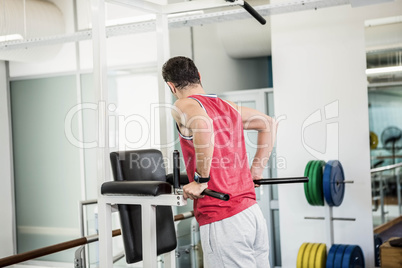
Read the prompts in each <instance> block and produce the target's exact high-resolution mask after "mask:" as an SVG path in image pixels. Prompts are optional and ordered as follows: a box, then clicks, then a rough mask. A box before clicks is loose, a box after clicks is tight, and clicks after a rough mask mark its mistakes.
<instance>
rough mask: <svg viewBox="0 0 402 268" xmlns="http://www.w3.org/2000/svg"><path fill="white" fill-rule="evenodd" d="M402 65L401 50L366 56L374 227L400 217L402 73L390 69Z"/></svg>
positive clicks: (401, 201)
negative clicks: (395, 165) (399, 164)
mask: <svg viewBox="0 0 402 268" xmlns="http://www.w3.org/2000/svg"><path fill="white" fill-rule="evenodd" d="M397 66H402V49H388V50H379V51H373V52H369V53H368V54H367V68H368V71H367V74H368V78H367V80H368V82H369V86H368V101H369V120H370V122H369V123H370V152H371V163H370V164H371V168H372V169H373V170H375V169H376V168H381V167H383V168H384V169H386V170H384V171H382V172H372V176H371V177H372V197H373V223H374V227H377V226H379V225H381V224H384V223H386V222H388V221H391V220H393V219H395V218H396V217H398V216H399V215H401V210H402V197H401V195H402V193H401V175H402V168H401V167H397V168H391V167H390V165H394V164H398V163H401V162H402V72H401V71H393V70H390V69H387V68H390V67H391V68H395V67H397Z"/></svg>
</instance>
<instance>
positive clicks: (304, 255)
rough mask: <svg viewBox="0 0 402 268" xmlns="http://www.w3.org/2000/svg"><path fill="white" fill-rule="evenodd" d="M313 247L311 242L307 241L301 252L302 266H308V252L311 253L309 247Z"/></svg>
mask: <svg viewBox="0 0 402 268" xmlns="http://www.w3.org/2000/svg"><path fill="white" fill-rule="evenodd" d="M312 248H313V244H311V243H308V244H307V247H306V249H305V250H304V253H303V266H302V267H303V268H309V267H310V266H309V265H308V261H309V258H310V253H311V249H312Z"/></svg>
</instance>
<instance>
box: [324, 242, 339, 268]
mask: <svg viewBox="0 0 402 268" xmlns="http://www.w3.org/2000/svg"><path fill="white" fill-rule="evenodd" d="M338 247H339V245H337V244H334V245H332V246H331V248H330V249H329V252H328V256H327V262H326V264H325V267H326V268H334V260H335V254H336V250H337V249H338Z"/></svg>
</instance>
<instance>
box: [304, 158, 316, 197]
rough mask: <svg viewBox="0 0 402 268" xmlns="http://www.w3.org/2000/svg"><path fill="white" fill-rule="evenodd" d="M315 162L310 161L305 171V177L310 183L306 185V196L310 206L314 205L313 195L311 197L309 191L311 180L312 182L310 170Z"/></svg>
mask: <svg viewBox="0 0 402 268" xmlns="http://www.w3.org/2000/svg"><path fill="white" fill-rule="evenodd" d="M313 162H314V161H312V160H311V161H308V163H307V165H306V168H305V169H304V176H305V177H308V178H309V182H305V183H304V195H305V196H306V199H307V202H308V203H309V204H310V205H314V204H313V201H312V200H311V195H310V193H309V189H308V188H309V183H310V180H311V176H310V169H311V166H312V164H313Z"/></svg>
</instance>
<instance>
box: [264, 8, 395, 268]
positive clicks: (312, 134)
mask: <svg viewBox="0 0 402 268" xmlns="http://www.w3.org/2000/svg"><path fill="white" fill-rule="evenodd" d="M400 7H401V1H397V2H396V3H394V4H392V3H391V4H382V5H376V6H370V7H363V8H351V7H350V6H341V7H334V8H327V9H321V10H317V11H304V12H295V13H290V14H284V15H275V16H272V17H271V26H272V54H273V75H274V89H275V110H276V111H275V114H276V115H277V116H281V115H282V116H286V119H285V120H283V121H281V122H280V126H279V132H278V141H277V157H280V158H282V159H284V160H285V161H286V167H284V168H279V169H278V175H279V177H288V176H300V175H303V173H304V168H305V166H306V164H307V162H308V161H309V160H317V159H319V160H325V161H328V160H330V159H339V160H340V161H341V163H342V164H343V168H344V171H345V175H346V179H347V180H354V184H347V185H346V193H345V198H344V201H343V203H342V205H341V206H340V207H338V208H334V209H333V213H334V217H347V218H356V221H355V222H349V221H345V222H341V221H336V222H334V236H335V237H334V243H336V244H339V243H343V244H358V245H360V246H361V247H362V249H363V251H364V254H365V258H366V265H367V266H366V267H372V266H373V265H374V246H373V229H372V214H371V182H370V181H371V180H370V159H369V135H368V133H369V127H368V100H367V80H366V76H365V68H366V62H365V40H364V30H365V29H364V20H365V19H367V18H372V17H375V16H377V17H378V16H391V15H393V14H398V12H399V14H401V12H400V10H401V9H400ZM398 10H399V11H398ZM331 104H332V105H331ZM325 108H327V109H328V110H327V114H326V113H325ZM316 111H321V116H322V119H321V120H318V122H317V123H316V124H311V123H310V124H308V123H307V122H306V120H307V119H308V118H309V116H310V115H312V114H313V113H314V112H316ZM328 112H333V113H334V117H333V118H326V115H327V116H328V117H329V113H328ZM310 119H311V117H310ZM304 123H307V125H308V127H306V128H305V130H303V124H304ZM327 128H328V129H327ZM336 129H338V130H336ZM327 131H328V133H329V134H331V135H332V136H330V137H329V138H326V137H327V134H328V133H327ZM303 141H305V143H306V145H305V146H303ZM279 200H280V202H279V209H280V222H281V247H282V248H281V250H282V267H295V263H296V258H297V253H298V249H299V247H300V246H301V244H302V243H303V242H311V243H326V241H327V234H326V231H325V227H326V225H325V222H324V221H313V220H304V217H305V216H325V209H324V208H323V207H313V206H310V205H308V203H307V201H306V199H305V196H304V190H303V185H287V186H284V185H283V186H280V187H279ZM329 246H330V245H327V247H329ZM328 249H329V248H327V250H328Z"/></svg>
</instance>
